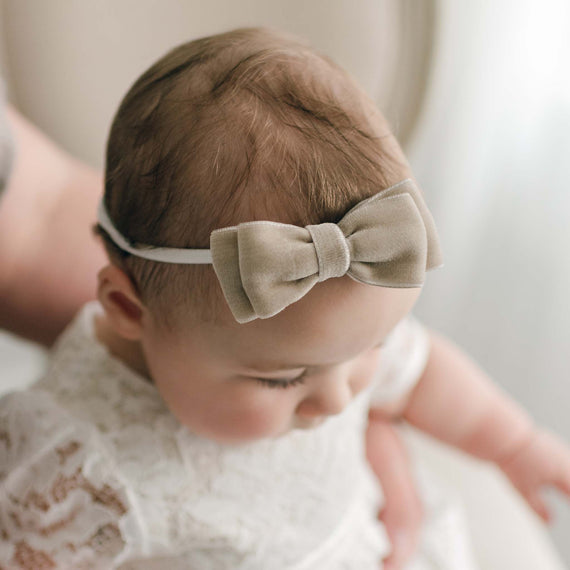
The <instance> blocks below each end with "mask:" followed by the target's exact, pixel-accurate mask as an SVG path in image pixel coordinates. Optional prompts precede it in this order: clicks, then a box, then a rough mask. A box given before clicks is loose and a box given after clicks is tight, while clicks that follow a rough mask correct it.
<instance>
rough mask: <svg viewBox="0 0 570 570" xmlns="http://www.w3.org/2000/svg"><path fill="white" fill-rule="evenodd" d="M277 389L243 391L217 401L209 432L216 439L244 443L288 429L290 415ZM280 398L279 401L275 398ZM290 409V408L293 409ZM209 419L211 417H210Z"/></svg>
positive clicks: (285, 399)
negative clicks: (210, 431)
mask: <svg viewBox="0 0 570 570" xmlns="http://www.w3.org/2000/svg"><path fill="white" fill-rule="evenodd" d="M269 392H283V391H282V390H280V389H272V388H264V387H257V386H255V387H245V388H244V390H243V391H241V392H240V393H234V394H232V396H231V397H229V398H224V399H223V400H220V401H218V405H217V410H218V412H217V413H216V414H215V415H216V417H217V419H216V421H215V425H212V428H213V429H215V430H216V433H217V437H218V439H222V438H223V439H225V440H226V441H246V440H255V439H261V438H264V437H271V436H274V435H276V434H277V433H278V432H281V431H282V430H283V429H284V428H285V427H287V426H289V425H290V422H291V411H290V409H289V408H290V406H288V405H287V398H286V397H285V395H284V394H283V393H281V394H270V393H269ZM279 396H281V397H279ZM293 409H294V407H293ZM211 417H213V416H211Z"/></svg>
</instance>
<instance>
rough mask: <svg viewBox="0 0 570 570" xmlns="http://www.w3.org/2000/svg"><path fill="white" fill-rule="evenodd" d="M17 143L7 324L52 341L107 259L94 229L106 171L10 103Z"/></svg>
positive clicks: (1, 304) (9, 198) (2, 307)
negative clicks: (61, 145) (55, 140)
mask: <svg viewBox="0 0 570 570" xmlns="http://www.w3.org/2000/svg"><path fill="white" fill-rule="evenodd" d="M7 115H8V122H9V124H10V127H11V130H12V134H13V137H14V140H15V144H16V152H15V159H14V164H13V169H12V173H11V176H10V178H9V182H8V186H7V187H6V188H5V190H4V193H3V194H2V196H1V197H0V328H2V329H6V330H8V331H10V332H13V333H15V334H18V335H20V336H22V337H24V338H27V339H29V340H33V341H36V342H39V343H41V344H43V345H45V346H49V345H50V344H52V343H53V341H54V340H55V339H56V337H57V335H58V334H59V333H60V332H61V331H62V330H63V328H64V327H65V325H66V324H67V323H68V322H69V321H70V319H71V318H72V317H73V315H74V313H75V312H76V311H77V309H78V308H79V307H80V306H81V305H82V304H83V303H84V302H86V301H88V300H90V299H93V298H95V291H96V274H97V270H98V269H99V268H100V267H102V266H103V265H104V263H105V256H104V253H103V248H102V246H101V245H100V244H99V243H98V242H97V240H96V238H95V237H94V235H93V234H92V232H91V227H92V226H93V224H94V223H95V213H96V207H97V202H98V200H99V198H100V196H101V194H102V190H103V179H102V175H101V173H100V172H98V171H97V170H95V169H93V168H91V167H89V166H87V165H85V164H83V163H81V162H80V161H78V160H76V159H74V158H73V157H72V156H70V155H69V154H67V153H66V152H64V151H63V150H62V149H61V148H59V147H57V146H56V145H55V144H54V143H53V142H51V141H50V140H49V139H48V138H47V137H46V136H45V135H44V134H42V133H41V132H40V131H39V130H38V129H37V128H35V127H34V126H33V125H32V124H31V123H30V122H29V121H27V120H26V119H24V117H22V115H20V114H19V113H18V112H17V111H16V110H15V109H13V108H10V107H9V108H8V109H7Z"/></svg>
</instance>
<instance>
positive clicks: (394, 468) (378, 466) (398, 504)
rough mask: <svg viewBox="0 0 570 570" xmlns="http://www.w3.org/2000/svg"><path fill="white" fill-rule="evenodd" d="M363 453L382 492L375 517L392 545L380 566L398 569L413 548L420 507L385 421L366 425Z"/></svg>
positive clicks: (396, 437)
mask: <svg viewBox="0 0 570 570" xmlns="http://www.w3.org/2000/svg"><path fill="white" fill-rule="evenodd" d="M366 452H367V458H368V461H369V463H370V465H371V467H372V470H373V471H374V473H375V474H376V476H377V477H378V479H379V481H380V484H381V486H382V489H383V491H384V505H383V508H382V510H381V511H380V512H379V513H378V518H379V519H380V520H381V521H382V522H383V523H384V526H385V527H386V531H387V533H388V537H389V538H390V542H391V544H392V551H391V552H390V555H389V556H388V558H386V559H384V561H383V565H382V566H381V567H382V568H383V569H384V570H401V569H403V568H405V565H406V563H407V562H408V561H409V559H410V558H411V557H412V556H413V555H414V553H415V551H416V549H417V546H418V541H419V536H420V528H421V525H422V520H423V514H424V512H423V505H422V503H421V500H420V497H419V494H418V492H417V490H416V486H415V481H414V479H413V477H412V473H411V468H410V464H409V460H408V457H407V452H406V449H405V447H404V444H403V442H402V440H401V438H400V435H399V434H398V432H397V431H396V429H395V428H394V426H393V425H392V424H391V423H390V422H389V421H383V420H377V419H376V420H373V421H370V422H369V424H368V429H367V433H366Z"/></svg>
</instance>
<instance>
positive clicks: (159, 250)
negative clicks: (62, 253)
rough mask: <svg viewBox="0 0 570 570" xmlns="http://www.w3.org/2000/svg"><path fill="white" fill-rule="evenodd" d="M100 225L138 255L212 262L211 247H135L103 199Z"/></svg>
mask: <svg viewBox="0 0 570 570" xmlns="http://www.w3.org/2000/svg"><path fill="white" fill-rule="evenodd" d="M97 219H98V222H99V225H100V226H101V227H102V228H103V229H104V230H105V231H106V232H107V233H108V234H109V237H110V238H111V239H112V240H113V241H114V242H115V244H116V245H117V246H119V247H120V248H121V249H122V250H123V251H126V252H128V253H130V254H132V255H136V256H137V257H143V258H144V259H150V260H151V261H163V262H164V263H183V264H186V265H192V264H197V263H212V252H211V251H210V250H209V249H177V248H173V247H153V246H151V245H139V246H138V247H133V246H132V245H131V244H130V243H129V242H128V241H127V240H126V239H125V238H124V237H123V235H122V234H121V232H119V230H117V228H116V227H115V226H114V225H113V222H112V221H111V218H109V214H107V209H106V208H105V204H104V203H103V200H101V202H99V208H98V209H97Z"/></svg>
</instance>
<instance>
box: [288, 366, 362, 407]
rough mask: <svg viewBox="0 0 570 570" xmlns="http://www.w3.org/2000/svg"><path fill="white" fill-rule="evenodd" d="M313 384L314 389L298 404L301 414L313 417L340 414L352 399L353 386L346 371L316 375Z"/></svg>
mask: <svg viewBox="0 0 570 570" xmlns="http://www.w3.org/2000/svg"><path fill="white" fill-rule="evenodd" d="M311 384H312V386H313V387H314V388H313V390H312V391H311V392H310V393H309V394H307V396H306V397H305V399H303V401H302V402H301V403H300V404H299V405H298V406H297V415H299V416H302V417H306V418H312V417H316V416H333V415H336V414H340V413H341V412H342V411H343V410H344V408H346V406H347V405H348V404H349V403H350V401H351V400H352V397H353V393H352V388H351V385H350V382H349V378H348V374H346V372H344V373H343V372H342V371H339V372H338V373H335V374H328V375H327V376H324V375H323V377H322V378H318V377H314V378H312V382H311Z"/></svg>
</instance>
